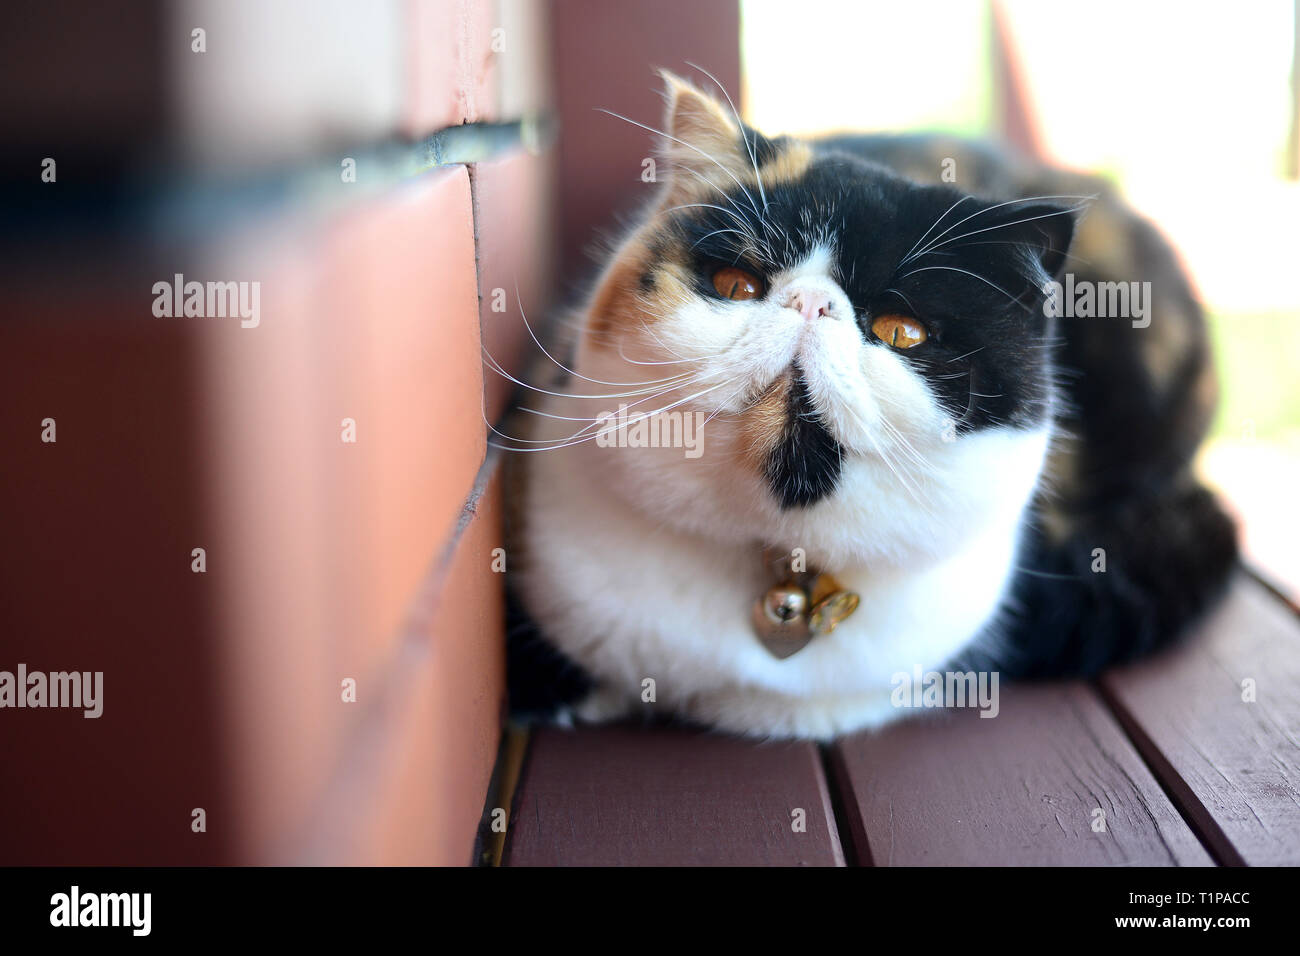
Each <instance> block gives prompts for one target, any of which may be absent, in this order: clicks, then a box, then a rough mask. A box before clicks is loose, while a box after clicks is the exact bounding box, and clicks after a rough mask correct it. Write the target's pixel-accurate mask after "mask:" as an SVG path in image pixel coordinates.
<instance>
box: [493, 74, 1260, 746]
mask: <svg viewBox="0 0 1300 956" xmlns="http://www.w3.org/2000/svg"><path fill="white" fill-rule="evenodd" d="M663 79H664V84H665V92H666V100H667V111H666V119H665V124H664V129H663V133H662V136H661V137H660V149H661V161H660V169H661V170H662V171H663V172H662V174H661V176H660V184H659V185H658V186H657V187H656V188H657V193H656V195H655V198H654V200H653V202H652V203H651V204H650V205H649V206H648V207H647V208H646V209H645V210H644V211H643V213H642V214H641V216H640V217H639V219H638V220H637V222H636V223H635V225H634V227H633V228H631V229H630V231H629V232H628V233H627V235H626V236H625V237H624V238H623V239H622V240H621V242H619V243H618V245H617V247H616V248H615V249H614V250H613V251H612V253H611V254H610V255H609V258H608V261H607V262H606V263H605V264H604V267H603V269H602V271H601V273H600V274H599V277H598V278H597V280H596V282H595V285H594V288H593V290H592V292H591V294H590V295H589V297H588V299H587V300H586V302H585V303H584V305H583V307H582V308H581V309H580V310H579V314H578V315H577V321H576V323H575V324H576V327H577V330H576V334H575V337H574V341H573V342H572V343H571V347H570V348H569V349H568V350H567V351H566V352H565V353H564V355H565V360H564V362H563V363H561V361H560V360H559V359H557V358H554V357H552V355H550V354H548V355H547V361H548V364H550V365H551V367H552V371H556V370H557V369H561V370H562V371H561V372H556V377H555V380H554V381H552V382H549V383H547V384H546V385H545V387H543V386H540V385H535V384H534V385H532V386H531V393H532V395H533V397H534V398H537V399H540V401H538V402H535V403H534V404H533V406H532V412H533V414H531V415H529V416H520V418H525V417H526V418H527V422H526V423H525V422H521V421H519V420H514V421H512V422H511V423H510V426H509V427H508V428H503V429H502V433H501V434H502V435H503V436H504V435H505V434H510V435H511V436H512V437H511V438H510V439H508V440H504V441H503V443H504V444H506V445H507V446H508V447H512V448H515V449H519V450H520V453H519V454H517V455H512V456H511V458H510V461H509V475H510V478H509V489H510V491H509V494H510V495H511V502H510V508H509V511H508V514H509V518H508V530H507V534H508V547H507V552H508V553H509V555H510V557H511V564H510V573H509V575H508V578H509V580H508V588H507V590H508V593H509V612H510V613H509V620H510V626H509V636H508V651H509V660H508V677H509V692H510V695H511V705H512V709H513V710H514V712H515V713H516V714H519V715H523V716H532V717H534V718H546V719H558V720H562V721H571V720H572V719H574V718H576V719H578V720H581V721H593V722H600V721H607V720H616V719H620V718H625V717H635V716H637V715H645V714H654V715H664V714H666V715H670V716H671V717H672V718H673V719H678V720H683V721H686V722H689V723H692V724H697V725H703V726H706V727H709V728H713V729H715V730H719V731H723V732H728V733H733V734H739V735H745V736H754V737H778V738H779V737H794V738H812V739H823V740H824V739H830V738H833V737H835V736H837V735H840V734H844V733H850V732H853V731H858V730H863V729H872V728H877V727H880V726H882V725H884V724H886V723H888V722H890V721H892V720H895V719H898V718H900V717H902V716H904V715H905V714H906V713H908V711H907V710H906V709H904V708H901V707H899V706H897V703H898V701H897V697H896V695H895V694H894V693H893V692H894V690H895V686H896V683H897V677H898V675H900V674H905V675H911V674H913V673H914V672H922V671H924V672H927V673H929V672H931V671H952V670H956V671H968V670H969V671H979V672H983V673H988V672H993V673H996V674H997V675H1000V676H1001V677H1002V678H1004V679H1016V678H1050V677H1068V676H1089V675H1095V674H1097V673H1098V672H1100V671H1101V670H1103V669H1104V668H1107V667H1110V666H1112V665H1115V664H1118V663H1122V662H1124V661H1128V660H1131V659H1133V658H1135V657H1137V656H1139V655H1142V654H1146V653H1148V652H1151V651H1153V650H1155V649H1156V648H1158V647H1160V646H1162V645H1165V644H1167V643H1169V642H1171V641H1173V640H1174V639H1175V638H1176V637H1177V636H1178V635H1179V634H1180V633H1182V632H1183V631H1184V630H1185V629H1186V626H1187V624H1188V623H1189V622H1190V621H1191V620H1192V619H1193V618H1194V617H1195V616H1196V615H1198V614H1200V613H1201V612H1203V611H1204V610H1205V609H1206V608H1207V607H1209V606H1210V605H1211V604H1212V603H1213V601H1214V600H1215V598H1216V597H1217V596H1218V595H1219V594H1220V593H1221V592H1222V591H1223V589H1224V587H1225V583H1226V582H1227V580H1228V579H1229V577H1230V574H1231V571H1232V569H1233V567H1234V565H1235V562H1236V557H1237V548H1236V533H1235V528H1234V526H1233V524H1232V522H1231V521H1230V520H1229V518H1228V517H1227V516H1226V515H1225V513H1224V511H1223V510H1222V508H1221V507H1220V505H1219V504H1218V503H1217V501H1216V500H1215V498H1214V497H1213V495H1212V494H1211V493H1210V492H1209V491H1207V490H1206V489H1205V488H1203V487H1202V486H1200V485H1199V484H1198V483H1197V482H1196V480H1195V478H1194V477H1193V476H1192V474H1191V471H1190V460H1191V457H1192V455H1193V452H1194V451H1195V449H1196V447H1197V445H1198V444H1199V442H1200V441H1201V439H1202V437H1203V436H1204V434H1205V432H1206V429H1207V427H1208V423H1209V421H1210V417H1211V414H1212V411H1213V407H1214V402H1215V396H1216V382H1215V378H1214V374H1213V368H1212V364H1211V361H1210V354H1209V347H1208V343H1207V334H1206V328H1205V321H1204V318H1203V314H1202V310H1201V308H1200V306H1199V305H1198V303H1197V300H1196V296H1195V294H1194V292H1193V290H1192V287H1191V285H1190V283H1189V281H1188V279H1187V278H1186V276H1185V275H1184V274H1183V272H1182V270H1181V268H1180V266H1179V263H1178V261H1177V259H1176V257H1175V255H1174V253H1173V252H1172V250H1171V249H1170V247H1169V246H1168V245H1167V244H1166V242H1165V241H1164V240H1163V239H1162V238H1161V237H1160V235H1159V234H1158V232H1157V231H1156V230H1155V229H1154V228H1153V227H1152V226H1151V225H1149V224H1148V223H1147V222H1146V221H1144V220H1143V219H1141V218H1140V217H1139V216H1137V215H1136V214H1135V213H1134V212H1132V211H1130V210H1129V209H1128V208H1127V207H1126V206H1125V205H1124V204H1123V203H1122V201H1121V200H1120V199H1119V198H1118V196H1117V195H1116V194H1115V192H1114V191H1113V190H1112V189H1111V187H1109V185H1107V184H1106V183H1104V182H1103V181H1101V180H1098V179H1094V178H1092V177H1088V176H1084V175H1080V174H1074V173H1067V172H1064V171H1061V170H1057V169H1052V168H1049V167H1046V166H1043V165H1039V164H1036V163H1031V162H1028V161H1025V160H1022V159H1017V158H1014V157H1012V156H1009V155H1006V154H1003V153H1001V152H999V151H997V150H995V149H992V148H991V147H987V146H982V145H979V144H973V143H968V142H964V141H960V140H956V139H951V138H946V137H941V136H887V135H859V136H843V135H840V136H830V137H824V138H820V139H815V140H807V139H798V138H793V137H773V138H769V137H767V136H764V135H763V134H761V133H759V132H758V131H757V130H755V129H752V128H751V127H749V126H748V125H747V124H745V123H743V122H742V121H741V120H740V118H739V116H738V114H737V112H736V111H735V109H734V107H731V106H729V105H724V103H723V102H722V101H721V100H719V99H718V98H715V97H713V96H711V95H709V94H707V93H705V92H703V91H701V90H700V89H699V88H697V87H696V86H694V85H692V84H690V83H688V82H687V81H685V80H683V79H681V78H679V77H677V76H675V75H673V74H671V73H666V72H665V73H664V74H663ZM724 96H725V93H724ZM728 103H729V100H728ZM948 180H954V181H953V182H949V181H948ZM1121 284H1122V285H1121ZM1098 313H1101V314H1098ZM1114 313H1119V314H1114ZM534 381H537V380H536V379H534ZM651 425H660V426H662V427H659V428H651V427H650V426H651ZM521 429H523V430H522V431H521ZM693 432H697V433H695V434H694V435H693V437H694V439H695V441H696V445H697V447H696V448H695V454H692V453H691V449H690V447H685V446H686V445H687V439H688V438H689V437H691V433H693Z"/></svg>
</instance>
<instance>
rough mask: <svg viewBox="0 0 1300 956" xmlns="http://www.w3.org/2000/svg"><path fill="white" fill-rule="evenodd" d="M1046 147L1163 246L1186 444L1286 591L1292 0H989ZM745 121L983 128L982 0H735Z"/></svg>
mask: <svg viewBox="0 0 1300 956" xmlns="http://www.w3.org/2000/svg"><path fill="white" fill-rule="evenodd" d="M997 6H998V8H999V9H1000V11H1001V22H1002V24H1003V28H1004V30H1005V36H1006V37H1007V40H1008V41H1009V43H1008V46H1009V49H1010V57H1011V58H1012V59H1013V60H1014V61H1015V62H1016V63H1017V65H1018V67H1019V74H1020V76H1021V80H1022V90H1021V92H1022V94H1023V95H1024V97H1025V99H1026V100H1027V106H1028V112H1029V117H1028V119H1029V121H1030V124H1031V126H1032V128H1033V130H1034V133H1035V136H1036V138H1037V140H1038V142H1039V143H1040V144H1041V147H1042V150H1043V152H1044V153H1045V154H1046V156H1047V157H1048V158H1050V159H1052V160H1053V161H1056V162H1059V163H1062V164H1064V165H1067V166H1071V167H1075V168H1078V169H1084V170H1089V171H1092V172H1096V173H1100V174H1103V175H1105V176H1107V177H1109V178H1110V179H1112V180H1114V181H1115V182H1116V183H1118V184H1119V185H1120V187H1121V188H1122V189H1123V191H1124V193H1125V194H1126V195H1127V197H1128V198H1129V200H1130V202H1131V203H1132V204H1133V205H1134V206H1135V207H1136V208H1137V209H1138V210H1139V211H1141V212H1142V213H1143V214H1145V215H1146V216H1148V217H1149V218H1151V219H1152V220H1154V221H1155V222H1156V223H1157V224H1158V225H1159V226H1160V227H1161V229H1162V230H1163V231H1164V232H1165V234H1166V235H1167V236H1168V237H1169V238H1170V239H1171V240H1172V241H1173V242H1174V244H1175V245H1176V246H1177V247H1178V249H1179V251H1180V252H1181V254H1182V256H1183V259H1184V262H1185V264H1186V265H1187V267H1188V269H1189V271H1190V272H1191V274H1192V276H1193V278H1194V281H1195V283H1196V285H1197V287H1198V288H1199V289H1200V291H1201V295H1202V298H1203V299H1204V301H1205V304H1206V306H1207V308H1208V310H1209V312H1210V315H1211V321H1212V334H1213V336H1214V340H1215V344H1216V350H1217V360H1218V366H1219V372H1220V377H1221V381H1222V392H1223V395H1222V400H1221V404H1220V408H1219V415H1218V418H1217V421H1216V424H1215V428H1214V432H1213V436H1212V440H1211V441H1210V442H1209V443H1208V444H1207V446H1206V448H1205V450H1204V452H1203V454H1202V457H1201V462H1200V465H1201V469H1202V472H1203V473H1204V475H1205V477H1206V479H1207V480H1208V481H1209V482H1210V483H1212V484H1214V485H1216V486H1218V487H1219V488H1220V489H1221V490H1222V491H1223V493H1224V495H1225V497H1226V498H1227V499H1228V500H1229V502H1230V505H1231V506H1232V508H1233V509H1234V510H1235V511H1236V513H1237V514H1238V516H1239V518H1240V519H1241V520H1242V522H1243V524H1244V526H1245V541H1246V549H1247V552H1248V555H1249V556H1250V558H1251V559H1252V561H1253V563H1254V564H1255V565H1256V566H1258V567H1260V568H1261V569H1262V570H1263V571H1264V572H1265V573H1266V575H1268V576H1270V577H1272V578H1274V579H1275V580H1276V583H1278V584H1279V585H1281V586H1283V587H1284V588H1286V589H1288V590H1290V591H1291V593H1292V594H1293V595H1295V594H1298V593H1300V548H1297V547H1296V544H1295V542H1296V540H1297V538H1300V519H1298V518H1297V515H1300V509H1297V508H1295V507H1294V506H1293V501H1294V496H1295V493H1296V489H1297V487H1300V380H1298V378H1297V374H1296V373H1297V370H1300V282H1297V281H1296V280H1297V278H1298V277H1300V275H1298V274H1300V182H1298V181H1297V178H1296V177H1297V175H1298V174H1300V170H1298V169H1297V159H1296V157H1295V154H1294V152H1293V150H1294V146H1291V147H1290V148H1289V147H1288V139H1289V137H1294V136H1295V135H1296V133H1295V126H1296V123H1297V122H1300V120H1298V116H1300V107H1298V105H1297V102H1296V98H1295V97H1296V94H1295V93H1294V92H1293V79H1292V71H1293V70H1294V69H1295V65H1294V64H1295V56H1296V47H1297V35H1298V31H1297V26H1296V9H1297V3H1296V2H1295V0H1252V2H1248V3H1238V4H1233V5H1231V6H1227V5H1223V6H1219V5H1208V4H1207V5H1204V6H1202V5H1197V4H1187V3H1183V2H1177V0H1159V2H1156V0H1092V2H1089V3H1087V4H1076V3H1072V4H1066V3H1059V2H1043V0H998V3H997ZM742 11H743V33H742V54H743V57H744V69H745V91H744V103H745V112H746V114H747V119H748V120H749V121H750V122H752V123H753V124H754V125H755V126H757V127H758V128H759V129H762V130H764V131H766V132H769V133H783V132H785V133H800V132H804V133H809V132H824V131H829V130H835V129H859V130H921V129H941V130H945V131H949V132H956V133H961V134H966V135H973V136H997V135H998V127H999V117H998V115H997V114H998V109H997V105H996V104H997V103H998V93H999V90H998V84H997V81H996V79H995V78H996V77H997V75H998V72H997V70H996V68H995V66H996V58H997V56H998V53H997V51H998V44H997V43H995V42H994V35H995V16H994V0H917V2H909V3H897V2H893V0H890V2H851V0H849V2H835V0H799V2H798V3H797V4H791V3H789V2H788V0H743V6H742Z"/></svg>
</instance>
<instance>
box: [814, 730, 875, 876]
mask: <svg viewBox="0 0 1300 956" xmlns="http://www.w3.org/2000/svg"><path fill="white" fill-rule="evenodd" d="M817 753H818V755H819V756H820V757H821V765H822V777H823V778H824V779H825V781H826V788H827V790H828V791H829V792H830V801H831V824H832V825H833V826H834V828H835V833H836V836H837V838H838V839H839V843H840V852H841V853H842V854H843V855H844V865H845V866H872V865H873V864H872V862H871V848H870V846H869V845H868V843H867V835H866V833H865V832H864V831H863V830H862V827H861V825H860V821H859V817H858V815H857V814H855V813H850V812H849V809H848V807H849V806H851V805H854V804H853V802H852V800H853V784H852V781H851V780H850V778H849V774H848V771H847V769H846V768H845V767H844V765H843V763H842V762H841V760H840V756H839V753H840V752H839V750H838V749H837V748H836V746H835V744H834V743H829V744H819V745H818V747H817Z"/></svg>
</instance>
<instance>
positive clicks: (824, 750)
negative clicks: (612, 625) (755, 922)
mask: <svg viewBox="0 0 1300 956" xmlns="http://www.w3.org/2000/svg"><path fill="white" fill-rule="evenodd" d="M1246 681H1253V682H1254V698H1255V699H1254V700H1253V701H1249V700H1246V699H1244V698H1245V697H1249V696H1250V695H1249V694H1248V693H1246V692H1245V690H1244V688H1243V682H1246ZM1000 698H1001V700H1000V705H1001V706H1000V712H999V714H998V716H997V717H996V718H994V719H980V718H979V717H978V715H977V712H975V711H972V710H963V711H947V712H944V713H941V714H939V715H938V716H933V717H927V718H920V719H913V720H907V721H903V722H901V723H899V724H896V725H894V726H891V727H889V728H886V729H885V730H883V731H881V732H879V733H876V734H859V735H856V736H853V737H849V738H846V739H844V740H841V741H838V742H836V743H834V744H832V745H829V746H826V747H818V746H817V745H815V744H812V743H790V742H781V743H750V742H746V741H742V740H737V739H734V738H729V737H724V736H719V735H714V734H707V733H702V732H699V731H692V730H685V729H676V728H663V727H659V728H642V727H602V728H584V729H579V730H565V729H562V728H542V729H538V730H536V731H534V732H533V733H532V734H531V736H530V737H529V739H528V740H527V742H526V746H525V743H524V740H523V738H522V737H521V736H519V735H518V734H517V735H516V736H515V737H514V738H513V739H512V744H511V746H508V747H506V748H504V749H503V755H504V756H503V760H502V761H501V767H500V768H499V774H498V781H499V786H498V790H497V794H496V796H495V797H494V798H493V800H491V801H489V802H490V803H495V805H496V806H500V807H509V825H508V829H507V832H506V833H505V834H504V839H501V836H500V835H495V836H494V835H493V834H492V833H491V830H490V827H488V826H485V834H484V835H485V840H484V843H483V845H484V853H483V861H484V862H488V863H495V862H500V863H502V864H504V865H508V866H546V865H671V864H714V865H722V864H759V865H764V864H776V865H793V866H842V865H845V864H848V865H875V866H909V865H965V864H972V865H1009V866H1020V865H1089V866H1132V865H1146V866H1153V865H1154V866H1161V865H1169V866H1174V865H1177V866H1212V865H1215V864H1219V865H1243V864H1246V865H1277V864H1291V865H1295V864H1298V863H1300V742H1298V740H1300V621H1298V620H1297V616H1296V614H1295V611H1294V609H1293V608H1291V607H1289V606H1288V605H1287V604H1285V603H1284V602H1283V601H1281V600H1280V599H1279V598H1277V597H1276V596H1275V595H1274V594H1273V593H1272V592H1270V591H1269V590H1267V589H1266V588H1265V587H1264V586H1263V585H1261V584H1259V583H1258V582H1257V581H1255V580H1254V579H1253V578H1250V577H1248V576H1246V575H1245V574H1242V575H1241V576H1240V577H1239V578H1238V579H1237V581H1236V582H1235V583H1234V586H1233V588H1232V591H1231V593H1230V594H1229V596H1228V598H1227V599H1226V600H1225V601H1224V603H1223V604H1222V605H1221V606H1220V607H1219V608H1218V609H1217V610H1216V611H1215V612H1214V613H1213V614H1212V615H1211V616H1209V617H1208V618H1207V619H1206V620H1205V621H1204V622H1203V623H1202V624H1201V626H1200V627H1199V629H1198V631H1197V633H1196V634H1194V635H1192V636H1191V638H1190V640H1189V641H1188V642H1187V643H1186V644H1185V645H1184V646H1183V647H1181V648H1179V649H1178V650H1176V651H1174V652H1171V653H1169V654H1166V655H1164V656H1161V657H1158V658H1153V659H1151V660H1149V661H1147V662H1144V663H1142V664H1139V665H1137V666H1134V667H1131V668H1128V669H1124V670H1121V671H1115V672H1112V673H1109V674H1107V675H1105V676H1104V678H1103V679H1102V680H1100V681H1098V682H1097V683H1095V684H1089V683H1066V684H1040V685H1024V686H1009V687H1008V686H1003V687H1002V688H1001V694H1000ZM525 751H526V752H525ZM491 811H492V807H491V806H490V807H489V808H488V812H487V814H485V820H490V816H491ZM498 816H499V814H498Z"/></svg>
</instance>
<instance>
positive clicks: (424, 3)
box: [403, 0, 497, 136]
mask: <svg viewBox="0 0 1300 956" xmlns="http://www.w3.org/2000/svg"><path fill="white" fill-rule="evenodd" d="M407 18H408V23H409V26H408V31H407V48H406V49H407V61H408V67H407V77H406V83H407V100H406V105H405V115H404V117H403V129H404V130H405V132H406V133H407V134H408V135H411V136H427V135H428V134H430V133H433V132H436V131H437V130H439V129H442V128H443V127H446V126H456V125H459V124H461V123H476V122H484V121H486V120H491V119H495V118H496V113H495V110H494V108H493V106H494V102H495V97H496V77H497V65H496V56H497V55H496V54H494V53H493V52H492V48H491V44H492V30H493V28H494V27H495V25H496V11H495V4H494V3H493V2H492V0H408V7H407Z"/></svg>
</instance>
